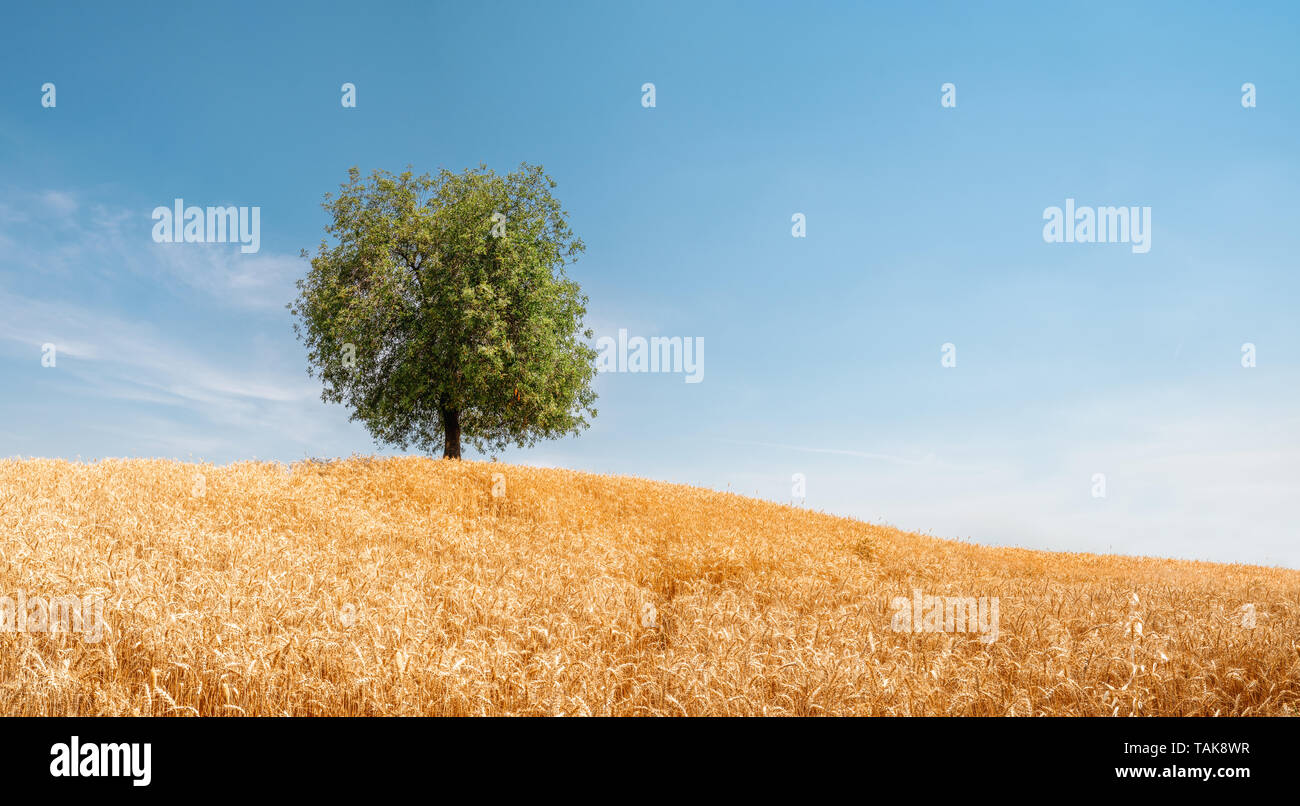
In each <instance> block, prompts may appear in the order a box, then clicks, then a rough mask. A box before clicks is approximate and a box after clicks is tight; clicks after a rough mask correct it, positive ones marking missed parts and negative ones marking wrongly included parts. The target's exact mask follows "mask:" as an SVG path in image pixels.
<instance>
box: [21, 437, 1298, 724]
mask: <svg viewBox="0 0 1300 806" xmlns="http://www.w3.org/2000/svg"><path fill="white" fill-rule="evenodd" d="M914 590H923V591H925V593H926V594H933V595H936V596H944V595H952V596H963V597H997V600H998V603H999V610H998V613H999V621H1000V626H999V630H998V633H997V637H996V640H994V641H992V642H991V643H990V642H987V641H984V640H981V637H980V636H979V635H977V634H975V633H971V632H966V633H962V632H941V631H936V632H914V631H907V630H900V629H894V628H893V627H894V626H896V625H894V624H893V615H894V610H892V609H891V601H893V600H895V599H896V598H897V597H909V596H912V592H913V591H914ZM20 592H21V595H23V596H25V597H28V600H30V599H31V597H49V598H51V599H52V598H54V597H59V596H75V597H81V600H82V601H91V600H98V601H101V602H102V626H103V629H102V633H101V634H99V635H98V636H91V634H90V633H89V631H88V630H86V629H85V625H82V629H83V631H82V632H78V631H77V630H76V629H71V630H69V629H63V630H51V629H49V628H48V627H49V626H51V625H52V622H53V619H50V622H51V625H47V629H45V630H44V631H42V630H40V629H32V628H31V627H32V623H30V622H29V623H28V624H27V625H26V627H27V629H23V630H20V629H17V628H16V627H17V626H18V625H19V624H20V622H19V621H16V620H14V613H13V610H12V609H11V610H10V611H9V613H8V620H7V621H6V624H5V625H4V626H5V629H4V631H2V632H0V713H4V714H8V715H74V714H75V715H157V716H163V715H171V716H185V715H190V716H193V715H200V716H220V715H294V716H298V715H417V714H425V715H538V716H540V715H545V716H551V715H570V716H574V715H597V716H605V715H611V716H641V715H644V716H649V715H660V716H672V715H691V716H703V715H773V716H775V715H984V716H994V715H1015V716H1029V715H1119V716H1127V715H1157V714H1164V715H1263V714H1271V715H1281V714H1294V713H1295V712H1296V709H1297V707H1300V644H1298V643H1297V642H1298V640H1300V572H1297V571H1291V570H1284V569H1275V568H1261V567H1253V566H1243V565H1218V564H1211V563H1199V562H1181V561H1171V560H1160V559H1146V558H1125V557H1116V556H1099V555H1087V554H1058V553H1045V552H1035V551H1028V550H1020V549H995V548H986V547H980V546H975V545H970V544H966V543H960V542H953V541H946V540H939V539H935V538H930V537H925V536H921V535H917V534H910V533H905V532H900V531H897V530H894V529H891V528H886V527H880V526H873V525H870V524H866V523H862V522H858V521H854V520H849V519H845V518H838V517H832V516H829V515H824V514H820V513H815V512H810V511H807V510H804V509H800V508H797V507H792V506H787V505H782V504H776V503H771V502H765V501H759V500H754V499H750V498H745V497H742V496H739V495H734V494H730V493H721V492H713V491H709V490H704V489H698V488H693V487H686V486H680V485H672V484H664V483H658V482H653V481H646V480H642V479H637V478H629V477H621V476H600V475H591V474H585V473H577V472H571V471H565V470H551V469H534V468H528V467H519V466H513V465H505V464H499V463H494V462H455V461H446V460H431V459H421V458H384V459H366V458H354V459H350V460H341V461H334V462H302V463H297V464H294V465H292V466H286V465H283V464H277V463H257V462H249V463H238V464H233V465H228V466H220V467H218V466H213V465H206V464H186V463H180V462H172V461H163V460H106V461H100V462H96V463H72V462H66V461H61V460H43V459H31V460H4V461H0V596H5V597H9V598H10V599H13V600H14V601H18V599H17V598H16V597H18V596H19V595H20ZM11 608H12V606H11ZM1247 611H1249V613H1250V615H1251V617H1252V619H1253V626H1247V622H1246V619H1245V616H1244V614H1245V613H1246V612H1247ZM18 618H22V616H21V614H20V615H19V616H18ZM92 637H94V638H95V639H96V640H91V639H92Z"/></svg>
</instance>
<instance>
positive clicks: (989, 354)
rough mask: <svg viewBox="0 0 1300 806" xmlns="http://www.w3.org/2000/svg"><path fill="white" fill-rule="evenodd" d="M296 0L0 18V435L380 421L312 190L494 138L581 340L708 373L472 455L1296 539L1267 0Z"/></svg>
mask: <svg viewBox="0 0 1300 806" xmlns="http://www.w3.org/2000/svg"><path fill="white" fill-rule="evenodd" d="M319 8H320V10H318V11H317V12H315V13H313V14H312V15H310V16H308V15H302V16H299V15H298V14H296V13H294V12H292V11H290V10H289V9H288V8H284V7H280V6H278V5H276V4H242V3H226V4H222V5H221V7H220V10H219V11H214V10H211V9H209V10H202V11H200V10H180V9H175V8H172V7H170V6H169V7H165V8H161V9H160V8H145V7H143V6H139V7H130V8H126V9H120V8H116V7H114V8H107V7H102V6H100V5H97V4H87V5H85V6H82V7H77V9H76V10H75V11H72V12H69V13H62V14H53V13H50V12H37V11H36V10H34V9H28V8H21V9H14V10H12V11H10V12H9V13H8V17H9V19H8V20H7V22H6V26H5V28H6V30H5V33H4V35H3V37H4V47H3V48H0V369H2V370H3V373H4V378H5V380H6V383H5V388H4V391H3V392H0V417H2V418H3V419H2V422H0V455H7V456H14V455H22V456H31V455H35V456H61V457H67V458H77V457H80V458H83V459H94V458H98V457H103V456H166V457H176V458H181V459H190V458H193V459H204V460H209V461H215V462H222V463H224V462H228V461H234V460H239V459H247V458H252V457H257V458H259V459H275V460H281V461H294V460H298V459H302V458H304V457H307V456H332V455H347V454H350V453H353V452H360V453H376V452H389V451H388V450H387V449H385V448H383V447H382V446H377V445H375V444H374V443H373V442H372V441H371V439H370V438H369V436H368V435H367V433H366V432H365V430H364V429H363V428H362V427H361V426H360V425H358V424H355V423H351V422H349V421H348V416H347V412H346V411H345V410H343V409H341V408H339V407H337V406H332V405H327V404H324V403H322V402H320V400H319V387H318V386H317V384H316V382H315V381H314V380H312V379H311V378H309V377H308V376H307V374H306V363H305V353H304V350H303V348H302V346H301V345H300V344H299V343H298V342H297V341H295V339H294V337H293V334H292V330H291V321H290V318H289V315H288V313H287V312H286V311H285V310H284V307H283V306H284V303H285V302H286V301H288V299H289V298H290V295H291V292H292V282H293V280H294V279H295V278H296V277H297V276H299V275H301V274H302V273H303V271H304V269H305V263H304V262H303V261H302V260H301V259H300V258H299V257H298V252H299V250H300V249H303V248H307V249H309V250H310V249H314V248H315V246H316V245H317V244H318V243H319V241H320V240H321V238H322V236H323V226H324V224H325V218H324V212H323V211H322V210H321V208H320V206H319V205H320V201H321V197H322V195H323V194H324V193H326V192H327V191H331V190H334V189H335V188H336V187H337V186H338V184H339V183H340V182H342V181H343V180H344V179H345V178H346V171H347V168H348V167H349V166H352V165H357V166H359V167H360V168H361V169H362V170H363V171H366V172H368V171H369V170H371V169H375V168H382V169H388V170H400V169H401V168H403V167H405V166H406V165H408V164H410V165H412V166H414V167H415V169H416V170H417V171H421V172H422V171H425V170H429V171H436V170H437V169H438V168H441V167H447V168H450V169H452V170H461V169H464V168H467V167H471V166H474V165H477V164H478V163H480V162H484V163H487V164H488V165H489V166H491V167H493V168H495V169H496V170H498V171H506V170H510V169H512V168H513V167H515V166H517V165H518V164H519V163H520V162H521V161H525V160H526V161H528V162H532V163H541V164H543V165H544V166H545V167H546V169H547V171H548V173H550V174H551V175H552V176H553V177H554V178H555V180H556V181H557V182H558V187H557V189H556V193H557V195H558V197H559V198H560V199H561V200H562V202H563V203H564V205H565V207H566V208H567V209H568V211H569V213H570V215H571V222H572V225H573V227H574V229H575V231H576V232H577V234H578V235H580V236H581V237H582V238H583V239H584V240H585V241H586V243H587V246H588V249H587V253H586V255H585V256H583V258H582V259H581V260H580V261H579V262H578V263H576V264H575V265H573V266H572V267H571V268H570V273H571V276H573V277H574V278H575V279H577V280H578V281H579V282H580V283H581V284H582V287H583V289H584V291H585V292H586V294H587V295H588V296H589V298H590V304H589V313H588V324H589V325H590V326H591V327H592V328H593V329H594V330H595V331H596V335H598V336H601V335H610V336H613V335H615V334H616V333H617V330H618V329H619V328H626V329H627V330H628V331H629V333H630V334H631V335H641V336H654V335H660V336H683V337H685V336H692V337H696V338H700V337H702V338H703V339H704V342H705V345H706V350H705V364H704V368H705V372H704V380H703V382H701V383H695V384H687V383H685V382H684V379H683V377H682V376H681V375H674V374H603V375H601V376H599V377H598V379H597V386H596V388H597V391H598V393H599V395H600V399H599V401H598V403H597V408H598V409H599V416H598V417H597V418H596V420H595V423H594V424H593V427H592V428H591V429H589V430H588V431H587V432H586V433H584V434H583V435H582V436H580V437H578V438H574V439H568V440H564V441H558V442H553V443H548V444H544V445H540V446H538V447H536V448H533V449H531V450H527V451H509V452H507V453H505V454H503V455H502V456H501V457H500V458H502V459H503V460H505V461H511V462H521V463H533V464H546V465H560V466H565V467H573V468H578V469H585V470H592V471H597V472H615V473H625V474H633V475H639V476H645V477H649V478H657V479H666V480H671V481H680V482H686V483H692V484H699V485H704V486H709V487H715V488H719V489H727V488H730V489H732V490H735V491H738V492H744V493H747V494H757V495H759V496H761V497H765V498H771V499H777V500H782V501H788V500H790V498H791V488H792V480H791V477H792V475H793V474H796V473H802V474H804V476H805V478H806V490H807V498H806V502H805V505H806V506H808V507H811V508H815V509H821V510H825V511H829V512H836V513H842V514H848V515H854V516H857V517H862V518H866V519H870V520H873V521H881V522H886V523H890V524H893V525H897V526H901V527H905V528H908V529H914V530H918V531H923V532H928V533H932V534H935V535H939V536H944V537H953V538H962V539H970V540H975V541H978V542H984V543H990V544H998V545H1022V546H1027V547H1033V548H1047V549H1055V550H1069V551H1114V552H1120V553H1128V554H1153V555H1163V556H1175V557H1187V558H1198V559H1212V560H1220V561H1241V562H1256V563H1264V564H1280V565H1287V566H1291V567H1300V542H1297V540H1296V538H1297V536H1298V535H1297V531H1298V530H1297V528H1296V527H1297V523H1298V522H1300V519H1298V518H1297V516H1296V514H1295V500H1296V499H1297V498H1300V496H1297V494H1296V493H1297V491H1298V490H1300V469H1298V468H1297V466H1296V457H1297V455H1298V452H1297V448H1300V412H1297V410H1296V407H1295V405H1294V403H1295V401H1296V399H1297V391H1300V383H1298V381H1300V360H1298V358H1297V350H1300V324H1297V316H1296V315H1295V302H1296V300H1297V299H1300V296H1298V295H1297V292H1300V279H1297V271H1296V269H1297V258H1296V255H1297V254H1300V227H1297V225H1296V221H1297V218H1298V217H1300V198H1298V197H1297V194H1296V189H1297V187H1300V159H1298V158H1297V147H1296V144H1297V136H1298V133H1300V69H1297V67H1298V65H1300V59H1298V58H1297V56H1296V46H1295V43H1296V42H1297V41H1300V11H1297V10H1296V9H1295V7H1294V6H1292V5H1289V4H1285V3H1277V4H1263V5H1257V7H1256V8H1254V9H1251V10H1241V9H1236V8H1231V9H1230V8H1223V7H1218V6H1215V5H1212V4H1208V3H1177V4H1173V3H1170V4H1142V5H1141V7H1139V8H1136V9H1135V8H1130V7H1129V5H1128V4H1123V3H1115V4H1089V5H1088V6H1086V7H1077V6H1076V7H1062V6H1059V5H1053V4H1016V5H1013V4H998V5H997V6H996V8H995V9H987V8H982V7H976V6H975V4H968V3H961V4H943V5H922V4H904V3H898V4H889V5H879V6H877V5H874V4H873V5H870V6H869V5H867V4H816V3H815V4H758V3H746V4H740V3H735V4H714V3H710V4H662V5H661V4H656V5H654V6H645V5H637V6H632V5H621V4H611V3H592V4H582V5H580V4H574V3H564V4H560V3H555V4H546V5H545V6H543V5H541V4H523V3H518V4H515V3H481V4H473V5H472V6H466V5H465V4H447V5H440V6H439V7H438V8H430V7H428V5H427V4H415V3H412V4H377V5H376V6H374V7H369V6H367V7H364V8H363V7H362V6H357V5H355V4H335V5H324V6H320V7H319ZM46 82H53V83H54V84H55V86H56V93H57V95H56V98H57V105H56V106H55V107H53V108H45V107H43V106H42V104H41V98H42V92H41V86H42V84H44V83H46ZM344 82H351V83H353V84H355V86H356V88H357V105H356V107H355V108H344V107H343V106H342V105H341V103H340V98H341V92H340V87H341V85H342V84H343V83H344ZM646 82H653V83H654V84H655V94H656V99H655V100H656V105H655V106H654V107H653V108H646V107H643V105H642V91H641V87H642V85H643V84H644V83H646ZM948 82H951V83H953V84H954V85H955V86H956V106H955V107H952V108H945V107H943V106H941V103H940V100H941V89H940V88H941V86H942V85H943V84H944V83H948ZM1247 82H1250V83H1253V84H1254V85H1255V87H1256V106H1255V107H1254V108H1245V107H1243V105H1242V85H1243V84H1245V83H1247ZM178 197H179V198H183V199H185V200H186V203H187V204H194V205H199V206H208V205H256V206H259V207H260V208H261V249H260V251H259V252H258V253H256V254H251V255H244V254H240V253H239V250H238V248H237V247H236V246H229V245H204V244H156V243H154V242H153V240H152V237H151V230H152V224H153V222H152V220H151V218H150V214H151V211H152V210H153V209H154V208H155V207H156V206H159V205H168V206H169V205H170V204H171V203H172V200H173V199H175V198H178ZM1067 198H1072V199H1075V200H1077V203H1078V204H1079V205H1091V206H1109V205H1114V206H1119V205H1124V206H1129V205H1132V206H1139V207H1150V208H1151V210H1152V213H1151V216H1152V238H1151V250H1150V252H1148V253H1146V254H1134V253H1132V251H1131V250H1130V248H1129V247H1128V246H1127V245H1123V244H1053V243H1045V242H1044V240H1043V237H1042V229H1043V212H1044V210H1045V209H1046V208H1048V207H1051V206H1062V205H1064V203H1065V200H1066V199H1067ZM795 213H803V214H804V215H805V216H806V220H807V236H806V237H805V238H794V237H792V235H791V216H792V215H793V214H795ZM1246 342H1250V343H1253V344H1255V345H1256V351H1257V365H1256V366H1255V367H1253V368H1245V367H1243V366H1242V365H1241V347H1242V344H1243V343H1246ZM46 343H53V344H55V345H56V346H57V348H58V350H59V352H58V353H57V365H56V366H55V367H52V368H51V367H44V366H42V364H41V355H42V353H41V346H42V345H43V344H46ZM945 343H951V344H953V345H955V346H956V356H957V365H956V366H955V367H950V368H945V367H943V366H941V364H940V358H941V345H943V344H945ZM1098 473H1101V474H1104V475H1105V479H1106V496H1105V497H1104V498H1098V497H1094V495H1093V489H1094V476H1095V474H1098Z"/></svg>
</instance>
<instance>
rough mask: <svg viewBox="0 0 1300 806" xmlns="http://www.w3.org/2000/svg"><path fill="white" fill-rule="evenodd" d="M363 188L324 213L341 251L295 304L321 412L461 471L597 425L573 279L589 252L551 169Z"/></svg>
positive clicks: (329, 256) (327, 257) (314, 274)
mask: <svg viewBox="0 0 1300 806" xmlns="http://www.w3.org/2000/svg"><path fill="white" fill-rule="evenodd" d="M348 180H349V181H348V182H347V183H346V184H343V185H341V186H340V188H341V189H340V192H339V194H338V195H337V196H334V195H333V194H328V193H327V194H326V195H325V202H324V204H323V207H324V208H325V209H326V210H327V211H328V212H329V214H330V217H331V222H330V223H329V224H327V225H326V227H325V231H326V233H327V234H328V235H330V236H333V238H334V239H335V241H337V243H336V244H335V245H334V246H329V245H328V244H327V243H326V242H325V241H324V240H322V241H321V244H320V248H319V250H318V251H317V253H316V256H315V257H313V258H312V259H311V271H310V272H308V274H307V276H306V277H305V278H303V279H301V280H299V281H298V283H297V285H298V291H299V295H298V297H297V299H296V300H295V301H294V302H291V303H290V304H289V305H288V308H289V310H290V311H292V312H293V313H294V314H295V316H296V317H297V321H296V322H295V323H294V332H295V333H297V335H298V337H299V338H300V339H302V340H303V342H304V343H305V344H306V346H307V349H308V358H309V359H310V361H311V365H312V366H311V367H309V368H308V374H312V375H318V376H319V377H320V378H321V380H322V382H323V383H324V391H323V392H322V393H321V399H323V400H325V401H328V402H333V403H344V404H346V405H347V406H349V407H350V408H351V409H352V412H353V413H352V419H353V420H359V421H361V422H363V423H365V425H366V428H367V429H369V431H370V433H371V435H372V436H374V438H375V439H376V440H378V441H380V442H384V443H388V444H392V445H397V446H399V447H401V448H403V449H405V448H407V447H409V446H411V445H414V446H415V447H416V448H418V449H420V450H422V451H426V452H432V451H436V450H438V449H439V448H441V449H442V451H443V456H444V457H446V458H451V459H459V458H460V445H461V440H462V439H463V440H466V441H468V442H469V444H471V445H473V446H474V447H475V448H477V449H479V450H500V449H501V448H504V447H505V446H506V445H508V444H515V445H519V446H521V447H523V446H528V445H532V444H534V443H536V442H537V440H538V439H543V438H548V439H549V438H555V437H560V436H564V435H565V434H570V433H572V434H577V433H579V432H580V431H581V430H582V429H583V428H585V427H586V426H587V424H588V421H587V416H588V415H590V416H591V417H594V416H595V415H596V410H595V409H594V408H592V404H593V403H594V402H595V400H596V394H595V393H594V392H593V391H592V390H591V387H590V384H591V379H592V377H593V376H594V375H595V372H596V369H595V365H594V363H593V362H594V359H595V357H596V353H595V350H593V349H592V348H591V347H588V346H587V345H586V344H585V343H584V342H583V341H581V338H584V337H585V338H587V339H590V338H591V331H590V330H586V329H584V325H583V316H584V315H585V314H586V312H587V311H586V303H587V298H586V297H585V296H583V294H582V292H581V289H580V288H579V287H578V284H577V283H576V282H574V281H572V280H570V279H569V278H568V277H567V276H566V275H565V273H564V266H565V264H566V262H572V261H573V260H574V259H576V257H577V255H578V254H579V253H581V252H582V251H583V248H584V247H583V243H582V241H581V240H580V239H578V238H575V237H574V235H573V232H572V230H570V229H569V224H568V217H567V214H566V213H565V212H564V210H562V209H560V204H559V202H558V201H556V199H555V198H554V197H553V196H552V195H551V189H552V188H554V187H555V182H554V181H552V180H551V178H550V177H549V176H547V175H546V173H545V172H544V171H543V170H542V168H541V166H534V165H528V164H527V163H524V164H522V165H521V166H520V167H519V170H518V171H515V172H514V173H511V174H509V175H508V176H497V175H496V174H495V173H493V172H492V171H490V170H488V169H487V167H486V166H484V165H480V166H479V168H478V169H477V170H473V171H469V170H467V171H465V172H464V173H459V174H454V173H451V172H450V171H447V170H445V169H444V170H442V171H441V172H439V173H438V175H437V176H430V175H429V174H425V175H423V176H413V175H412V173H411V171H410V170H409V169H408V170H407V171H406V172H404V173H402V174H400V175H394V174H390V173H387V172H384V171H375V172H374V173H373V174H372V175H371V176H370V177H369V178H368V179H365V180H363V179H361V175H360V171H358V170H357V168H355V167H354V168H352V169H350V170H349V171H348ZM302 254H303V257H307V252H306V250H303V253H302ZM313 368H314V371H313Z"/></svg>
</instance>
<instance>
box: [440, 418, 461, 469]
mask: <svg viewBox="0 0 1300 806" xmlns="http://www.w3.org/2000/svg"><path fill="white" fill-rule="evenodd" d="M442 429H443V440H442V458H443V459H459V458H460V410H459V409H443V410H442Z"/></svg>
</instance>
